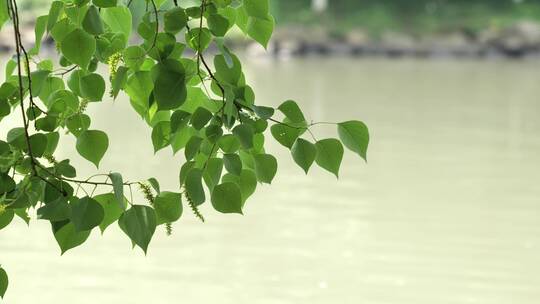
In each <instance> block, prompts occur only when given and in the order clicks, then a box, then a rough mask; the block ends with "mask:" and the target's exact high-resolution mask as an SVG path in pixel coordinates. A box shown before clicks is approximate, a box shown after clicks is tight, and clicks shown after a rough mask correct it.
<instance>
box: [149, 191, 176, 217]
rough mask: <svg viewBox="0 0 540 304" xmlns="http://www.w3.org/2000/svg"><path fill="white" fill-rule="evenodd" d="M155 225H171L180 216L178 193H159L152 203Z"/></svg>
mask: <svg viewBox="0 0 540 304" xmlns="http://www.w3.org/2000/svg"><path fill="white" fill-rule="evenodd" d="M154 208H156V215H157V223H158V225H159V224H163V223H173V222H176V221H178V219H180V217H181V216H182V210H183V208H182V196H181V195H180V193H174V192H166V191H163V192H161V193H160V194H159V195H158V196H157V197H156V199H155V201H154Z"/></svg>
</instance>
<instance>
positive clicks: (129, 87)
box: [126, 71, 154, 116]
mask: <svg viewBox="0 0 540 304" xmlns="http://www.w3.org/2000/svg"><path fill="white" fill-rule="evenodd" d="M153 88H154V83H153V82H152V77H151V76H150V72H147V71H138V72H135V73H134V74H133V75H131V76H130V77H129V78H128V81H127V84H126V93H127V94H128V95H129V97H130V98H131V103H132V105H133V107H134V108H135V110H136V111H137V113H139V114H140V115H141V116H145V115H146V112H147V111H148V107H149V105H148V98H150V94H151V93H152V90H153Z"/></svg>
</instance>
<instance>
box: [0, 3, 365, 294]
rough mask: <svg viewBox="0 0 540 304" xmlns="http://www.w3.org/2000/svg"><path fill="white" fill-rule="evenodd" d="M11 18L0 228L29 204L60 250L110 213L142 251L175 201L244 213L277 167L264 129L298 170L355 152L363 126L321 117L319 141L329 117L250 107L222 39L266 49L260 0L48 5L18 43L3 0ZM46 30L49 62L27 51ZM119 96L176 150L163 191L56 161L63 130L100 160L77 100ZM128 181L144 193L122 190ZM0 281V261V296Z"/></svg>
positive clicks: (159, 145)
mask: <svg viewBox="0 0 540 304" xmlns="http://www.w3.org/2000/svg"><path fill="white" fill-rule="evenodd" d="M10 16H11V21H12V24H13V27H14V31H15V41H16V55H15V56H14V57H13V58H12V59H11V60H9V61H8V62H7V65H6V70H5V82H4V83H2V84H1V85H0V120H1V119H3V118H4V117H7V116H10V115H21V117H22V121H23V125H22V126H20V127H16V128H13V129H11V130H10V131H9V132H8V134H7V137H6V138H5V140H0V229H2V228H4V227H6V226H8V225H9V224H10V223H11V222H12V220H13V218H14V217H15V216H18V217H20V218H22V219H23V220H25V221H29V220H30V218H29V216H28V211H29V210H30V209H36V210H37V216H38V219H39V220H45V221H48V222H50V224H51V227H52V233H53V234H54V237H55V239H56V241H57V242H58V245H59V247H60V249H61V252H62V254H63V253H64V252H66V251H67V250H69V249H72V248H74V247H77V246H79V245H81V244H83V243H84V242H85V241H86V240H87V239H88V237H89V236H90V234H91V231H92V230H94V229H99V230H100V231H101V232H102V233H103V232H104V231H105V230H106V229H107V227H109V226H110V225H111V224H113V223H118V225H119V227H120V229H121V230H122V231H123V232H124V233H125V234H126V235H127V236H128V237H129V239H130V240H131V242H132V244H133V246H138V247H140V248H142V249H143V250H144V252H146V251H147V249H148V246H149V244H150V242H151V239H152V237H153V235H154V233H155V231H156V228H157V227H158V226H160V225H166V226H167V228H168V230H169V229H170V225H171V223H174V222H176V221H178V220H179V219H180V218H181V216H182V214H183V204H184V203H183V202H186V203H187V204H188V205H189V207H190V208H191V209H192V210H193V211H194V213H195V214H196V216H197V217H199V218H201V219H203V217H202V214H201V213H200V211H199V210H198V208H199V207H200V206H201V205H202V204H205V203H207V202H209V203H210V204H211V205H212V207H213V209H215V210H216V211H218V212H221V213H237V214H243V210H244V207H245V204H246V202H247V200H248V199H249V197H250V196H252V195H253V193H254V192H255V191H256V188H257V187H258V186H259V185H260V184H270V183H272V181H273V180H274V178H275V176H276V173H277V171H278V161H277V159H276V158H275V157H274V156H273V155H271V154H270V153H268V152H267V151H266V149H265V142H266V139H267V134H268V133H270V134H271V136H272V137H273V138H274V139H275V140H276V141H278V142H279V143H280V144H281V145H283V146H285V147H286V148H288V149H290V151H291V155H292V158H293V159H294V161H295V162H296V163H297V164H298V165H299V167H301V168H302V169H303V170H304V171H305V172H306V173H307V172H308V171H309V170H310V168H311V166H312V165H313V164H314V163H316V164H317V165H319V166H320V167H321V168H323V169H325V170H327V171H329V172H331V173H333V174H335V175H336V176H338V173H339V169H340V165H341V162H342V159H343V153H344V147H343V145H345V147H347V148H349V149H350V150H351V151H353V152H355V153H357V154H358V155H360V156H361V157H363V158H364V159H365V158H366V151H367V146H368V142H369V134H368V129H367V127H366V126H365V125H364V124H363V123H362V122H360V121H347V122H343V123H339V124H334V123H332V125H334V126H336V127H337V131H338V132H337V133H338V137H339V139H337V138H327V139H321V140H317V139H316V138H315V135H314V133H313V132H312V128H313V127H314V126H316V125H323V124H330V123H310V122H308V121H307V120H306V118H305V116H304V114H303V113H302V111H301V109H300V107H299V106H298V104H297V103H296V102H295V101H292V100H289V101H285V102H284V103H282V104H281V105H280V106H279V107H278V108H276V109H274V108H272V107H267V106H260V105H258V104H257V103H256V97H255V93H254V91H253V89H252V87H251V86H250V85H249V84H248V82H247V81H246V77H245V75H244V72H243V69H242V64H241V61H240V59H239V58H238V56H236V55H235V54H234V53H233V52H232V51H231V50H230V49H229V48H227V46H226V45H225V42H224V41H225V40H224V36H225V35H226V34H227V33H228V32H229V31H230V30H231V29H232V28H233V27H235V26H236V27H238V28H239V29H240V30H241V31H243V32H244V33H245V34H246V35H247V36H249V37H251V38H252V39H254V40H255V41H257V42H258V43H260V44H261V45H262V46H264V47H266V46H267V44H268V42H269V39H270V37H271V34H272V31H273V28H274V19H273V18H272V16H271V15H270V14H269V11H268V0H202V1H201V3H200V4H199V5H197V6H192V7H181V6H178V4H177V2H176V1H173V2H172V3H170V2H169V1H163V0H133V1H128V2H124V1H117V0H92V1H90V0H63V1H53V2H52V3H51V5H50V10H49V12H48V14H46V15H43V16H41V17H39V18H37V20H36V25H35V39H36V44H35V46H34V47H33V48H31V49H29V50H26V48H25V47H24V45H22V42H21V39H20V31H19V28H18V24H19V20H18V10H17V3H16V1H14V0H8V1H5V2H3V4H0V24H4V23H5V22H6V21H7V20H8V18H9V17H10ZM48 37H50V38H51V39H52V40H53V41H54V44H55V48H56V50H57V51H58V60H54V59H41V58H42V57H41V56H38V55H39V54H40V48H41V45H42V41H44V40H45V39H47V38H48ZM211 46H215V48H214V49H217V50H219V52H218V53H217V54H214V55H213V60H209V59H207V57H206V54H207V53H210V52H207V49H208V48H209V47H211ZM104 66H107V67H108V70H109V74H108V75H107V76H104V72H103V68H102V67H104ZM107 88H108V89H107ZM120 94H125V95H127V97H128V99H129V102H130V104H131V106H132V108H133V110H134V111H135V112H136V113H137V114H138V115H139V116H140V117H141V119H143V120H144V121H145V123H146V124H147V125H148V127H149V128H151V129H152V132H151V139H150V140H151V141H152V144H153V147H154V152H156V153H157V152H158V151H160V150H163V149H169V150H170V151H172V153H174V154H176V153H182V154H183V155H184V157H185V162H184V163H183V164H179V166H178V167H179V168H178V169H179V170H178V172H179V173H178V185H177V188H176V189H173V190H172V191H162V190H161V189H160V185H159V182H158V181H157V180H156V179H154V178H150V179H148V180H146V181H140V182H127V181H124V178H123V177H122V175H121V174H120V173H105V174H96V175H94V176H91V177H89V178H87V179H80V178H79V177H78V174H77V169H76V168H75V167H74V166H73V165H72V163H71V160H70V159H63V160H57V159H56V158H55V151H56V150H57V147H58V143H59V140H60V137H61V136H72V137H74V138H75V140H76V150H77V152H78V153H79V154H80V156H81V157H82V158H84V159H86V160H87V161H89V162H91V163H92V164H94V165H95V167H96V168H98V169H99V167H100V164H101V163H102V161H103V159H104V157H105V156H106V153H107V150H108V148H109V144H110V142H109V138H108V135H107V133H106V132H105V131H104V130H98V129H96V128H95V127H94V126H93V124H92V117H91V116H90V115H88V114H87V113H86V110H87V108H88V107H98V106H99V104H100V103H101V102H108V101H107V99H116V98H117V97H118V96H119V95H120ZM108 96H109V98H108ZM306 135H308V136H306ZM306 137H307V138H306ZM134 185H139V186H140V189H141V192H142V193H143V195H144V197H145V200H146V201H142V202H135V201H134V200H133V198H132V197H131V198H129V199H128V198H127V197H126V195H125V189H126V188H129V190H130V192H131V190H132V189H131V187H132V186H134ZM97 189H99V191H97V193H99V194H95V193H96V190H97ZM6 288H7V275H6V274H5V271H3V270H2V269H0V296H3V294H4V292H5V289H6Z"/></svg>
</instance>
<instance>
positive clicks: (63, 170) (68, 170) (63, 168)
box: [55, 159, 77, 178]
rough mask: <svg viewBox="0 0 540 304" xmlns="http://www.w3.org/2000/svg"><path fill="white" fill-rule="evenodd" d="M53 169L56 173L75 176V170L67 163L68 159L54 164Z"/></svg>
mask: <svg viewBox="0 0 540 304" xmlns="http://www.w3.org/2000/svg"><path fill="white" fill-rule="evenodd" d="M55 169H56V171H57V173H58V174H60V175H62V176H65V177H68V178H74V177H76V176H77V171H76V170H75V168H73V166H71V165H70V164H69V159H65V160H63V161H61V162H59V163H58V164H56V165H55Z"/></svg>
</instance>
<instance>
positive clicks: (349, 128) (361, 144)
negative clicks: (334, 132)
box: [338, 120, 369, 161]
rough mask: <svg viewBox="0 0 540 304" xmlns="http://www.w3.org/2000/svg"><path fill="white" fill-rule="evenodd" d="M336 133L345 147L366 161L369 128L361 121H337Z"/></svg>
mask: <svg viewBox="0 0 540 304" xmlns="http://www.w3.org/2000/svg"><path fill="white" fill-rule="evenodd" d="M338 134H339V138H340V139H341V141H342V142H343V144H344V145H345V146H346V147H347V148H349V149H350V150H351V151H353V152H355V153H357V154H358V155H360V156H361V157H362V158H363V159H364V160H366V161H367V149H368V145H369V130H368V128H367V126H366V125H365V124H364V123H363V122H361V121H357V120H351V121H346V122H342V123H339V124H338Z"/></svg>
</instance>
